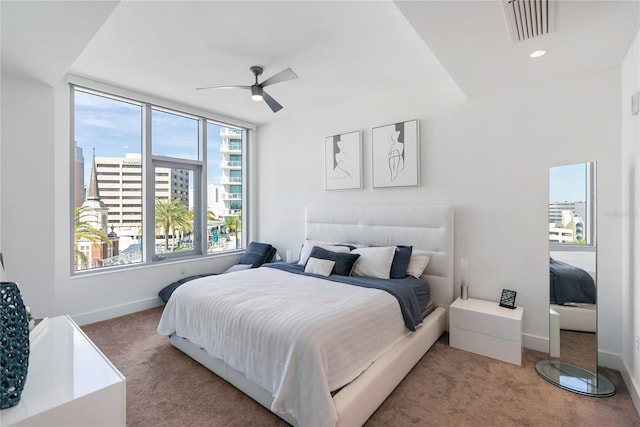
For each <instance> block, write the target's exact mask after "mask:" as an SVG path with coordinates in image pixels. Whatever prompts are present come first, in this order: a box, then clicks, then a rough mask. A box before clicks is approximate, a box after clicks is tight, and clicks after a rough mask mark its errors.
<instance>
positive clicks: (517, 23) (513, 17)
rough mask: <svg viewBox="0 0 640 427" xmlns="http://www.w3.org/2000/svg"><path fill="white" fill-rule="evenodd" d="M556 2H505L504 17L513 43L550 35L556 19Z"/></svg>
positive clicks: (503, 3)
mask: <svg viewBox="0 0 640 427" xmlns="http://www.w3.org/2000/svg"><path fill="white" fill-rule="evenodd" d="M554 3H555V0H503V1H502V5H503V7H504V16H505V18H506V19H507V27H508V28H509V34H510V35H511V40H513V42H514V43H515V42H522V41H525V40H529V39H533V38H536V37H540V36H543V35H545V34H549V33H550V32H551V30H552V29H553V25H554V19H555V12H554V11H555V4H554Z"/></svg>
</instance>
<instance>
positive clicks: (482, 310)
mask: <svg viewBox="0 0 640 427" xmlns="http://www.w3.org/2000/svg"><path fill="white" fill-rule="evenodd" d="M523 314H524V309H523V308H522V307H517V308H516V309H514V310H511V309H509V308H504V307H500V306H499V305H498V303H497V302H492V301H484V300H479V299H473V298H469V299H466V300H463V299H460V298H458V299H457V300H455V301H454V302H453V303H452V304H451V306H450V307H449V345H451V347H455V348H459V349H462V350H467V351H472V352H474V353H478V354H482V355H484V356H489V357H493V358H495V359H499V360H504V361H505V362H510V363H515V364H517V365H520V364H521V362H522V316H523Z"/></svg>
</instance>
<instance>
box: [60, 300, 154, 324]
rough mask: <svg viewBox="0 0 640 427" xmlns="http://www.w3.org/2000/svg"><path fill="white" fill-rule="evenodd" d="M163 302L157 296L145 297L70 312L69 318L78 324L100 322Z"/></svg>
mask: <svg viewBox="0 0 640 427" xmlns="http://www.w3.org/2000/svg"><path fill="white" fill-rule="evenodd" d="M162 304H163V302H162V300H161V299H160V298H159V297H153V298H147V299H144V300H140V301H134V302H130V303H127V304H123V305H118V306H113V307H107V308H104V309H101V310H97V311H91V312H88V313H81V314H72V315H71V318H72V319H73V321H74V322H76V323H77V324H78V325H79V326H82V325H88V324H90V323H95V322H100V321H103V320H109V319H113V318H114V317H120V316H124V315H126V314H131V313H136V312H138V311H142V310H147V309H149V308H154V307H158V306H160V305H162Z"/></svg>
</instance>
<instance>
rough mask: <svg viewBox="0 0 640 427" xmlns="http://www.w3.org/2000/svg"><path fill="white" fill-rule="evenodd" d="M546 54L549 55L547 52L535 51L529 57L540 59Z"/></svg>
mask: <svg viewBox="0 0 640 427" xmlns="http://www.w3.org/2000/svg"><path fill="white" fill-rule="evenodd" d="M545 53H547V51H546V50H535V51H533V52H531V53H530V54H529V56H530V57H532V58H538V57H540V56H542V55H544V54H545Z"/></svg>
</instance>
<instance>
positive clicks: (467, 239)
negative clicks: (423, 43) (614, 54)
mask: <svg viewBox="0 0 640 427" xmlns="http://www.w3.org/2000/svg"><path fill="white" fill-rule="evenodd" d="M420 89H421V87H420V82H413V84H412V85H410V86H408V87H407V88H406V90H404V91H396V92H394V93H391V94H388V95H383V96H380V97H378V98H375V99H364V100H359V101H354V102H353V103H351V104H350V105H339V106H336V107H335V108H334V109H331V110H329V111H322V112H317V114H316V115H314V116H306V117H295V118H293V119H291V120H289V121H277V122H274V123H272V124H269V125H266V126H263V127H260V128H259V129H258V153H257V157H258V162H259V171H258V174H259V176H258V182H259V188H258V192H259V194H260V199H259V203H258V209H259V212H260V215H259V224H258V229H259V238H260V239H261V240H263V241H268V242H271V243H272V244H274V245H275V246H276V247H277V248H278V249H279V250H280V251H281V252H284V251H286V249H291V250H292V252H294V253H295V252H296V251H297V250H298V248H299V247H300V244H301V242H302V241H303V239H304V229H303V223H302V218H303V215H304V207H305V206H306V205H308V204H341V203H345V204H354V203H355V204H358V203H373V202H375V203H380V202H382V203H385V202H388V203H414V202H422V203H425V202H426V203H449V204H452V205H454V206H455V208H456V237H455V242H456V258H457V259H459V258H460V257H467V258H469V259H470V263H471V267H470V276H471V278H470V291H469V292H470V295H471V296H472V297H479V298H484V299H489V300H497V299H498V298H499V295H500V292H501V290H502V289H503V288H508V289H514V290H516V291H517V292H518V295H517V303H518V304H519V305H522V306H524V307H525V316H524V329H525V333H526V343H525V344H526V345H527V346H529V347H532V348H537V349H539V350H544V349H547V348H548V347H547V337H548V301H549V300H548V287H549V273H548V269H549V267H548V240H547V204H548V192H547V191H548V190H547V185H548V178H547V176H548V168H549V166H552V165H560V164H565V163H576V162H584V161H597V162H598V179H599V190H600V191H599V208H598V209H599V213H600V221H599V239H600V240H599V243H600V245H599V250H600V251H599V268H600V269H599V274H600V278H601V279H600V284H601V285H600V286H601V287H600V288H599V289H601V290H603V292H601V293H600V303H601V307H602V310H601V316H600V319H599V321H600V328H601V329H600V330H601V334H600V337H601V349H603V350H604V351H606V352H609V353H613V354H617V355H619V354H620V351H621V333H620V331H621V321H622V319H621V315H620V309H619V308H620V294H621V289H620V268H621V264H620V257H621V253H620V252H621V249H620V238H621V236H620V218H617V217H615V215H613V216H612V215H607V214H606V212H608V211H615V210H617V209H619V207H620V203H621V202H620V199H621V193H620V185H619V179H620V178H619V173H620V172H619V171H620V102H619V100H620V79H619V71H618V70H610V71H607V72H602V73H598V74H595V75H590V76H583V77H576V78H573V79H571V80H567V81H557V82H553V83H549V84H546V85H542V86H536V87H530V88H526V89H521V90H517V91H512V92H509V93H503V94H499V95H495V96H487V97H481V98H475V99H470V100H468V101H465V100H464V99H462V98H461V97H459V96H456V95H447V93H453V92H452V91H446V90H443V93H442V94H440V95H439V96H424V94H423V93H421V91H420ZM413 118H418V119H419V120H420V124H421V170H422V179H421V181H422V183H421V185H420V187H418V188H415V187H414V188H399V189H375V190H374V189H372V188H371V168H370V163H371V150H370V147H371V140H370V137H371V127H374V126H379V125H384V124H389V123H393V122H395V121H400V120H409V119H413ZM358 129H361V130H363V131H364V176H365V179H364V183H365V188H364V190H360V191H345V192H325V191H324V183H323V162H324V160H323V144H324V137H326V136H329V135H333V134H336V133H339V132H344V131H353V130H358ZM605 289H606V292H605V291H604V290H605Z"/></svg>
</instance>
